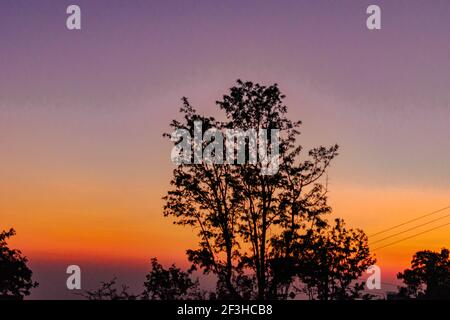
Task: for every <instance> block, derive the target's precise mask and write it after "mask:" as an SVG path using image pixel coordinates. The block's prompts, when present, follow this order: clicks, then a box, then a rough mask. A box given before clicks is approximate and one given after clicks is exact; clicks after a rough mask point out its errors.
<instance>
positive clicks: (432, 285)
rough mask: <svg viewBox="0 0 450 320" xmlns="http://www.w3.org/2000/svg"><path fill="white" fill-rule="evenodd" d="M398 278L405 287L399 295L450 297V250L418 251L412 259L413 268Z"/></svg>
mask: <svg viewBox="0 0 450 320" xmlns="http://www.w3.org/2000/svg"><path fill="white" fill-rule="evenodd" d="M397 278H398V279H401V280H403V283H404V284H405V285H406V286H405V287H401V288H400V290H399V296H401V297H406V298H417V299H450V258H449V250H448V249H445V248H444V249H442V250H441V252H434V251H430V250H424V251H418V252H416V253H415V254H414V256H413V258H412V261H411V268H410V269H406V270H404V271H403V272H400V273H399V274H398V275H397Z"/></svg>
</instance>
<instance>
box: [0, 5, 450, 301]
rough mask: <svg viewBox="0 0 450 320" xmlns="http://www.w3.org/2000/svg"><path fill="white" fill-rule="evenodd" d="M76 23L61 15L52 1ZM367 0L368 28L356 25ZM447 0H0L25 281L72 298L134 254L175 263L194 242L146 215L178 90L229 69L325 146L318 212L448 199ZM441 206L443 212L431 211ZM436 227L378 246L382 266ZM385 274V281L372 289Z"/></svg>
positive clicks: (438, 237) (371, 214)
mask: <svg viewBox="0 0 450 320" xmlns="http://www.w3.org/2000/svg"><path fill="white" fill-rule="evenodd" d="M73 3H76V4H78V5H80V7H81V10H82V30H81V31H68V30H67V29H66V27H65V20H66V17H67V15H66V13H65V11H66V7H67V6H68V5H69V4H73ZM369 4H379V5H380V6H381V8H382V30H381V31H375V32H374V31H369V30H367V28H366V26H365V20H366V17H367V15H366V13H365V11H366V8H367V6H368V5H369ZM449 12H450V2H449V1H448V0H433V1H432V2H430V1H418V0H416V1H412V0H408V1H406V0H405V1H401V0H396V1H375V0H374V1H360V0H353V1H349V0H341V1H325V0H314V1H299V0H295V1H294V0H293V1H286V0H284V1H261V0H239V1H236V0H234V1H210V0H209V1H206V0H196V1H192V0H183V1H181V0H180V1H137V0H133V1H131V0H129V1H124V0H122V1H118V0H117V1H116V0H108V1H106V0H95V1H92V0H91V1H83V0H76V1H65V0H64V1H63V0H52V1H50V0H40V1H25V0H2V1H1V2H0V43H1V46H0V164H1V165H0V229H6V228H9V227H14V228H15V229H16V230H17V232H18V235H17V236H16V237H15V239H14V240H12V241H11V244H12V245H13V246H15V247H18V248H20V249H22V251H23V252H24V253H25V254H26V255H27V256H28V257H29V258H30V261H31V266H32V268H33V270H34V271H35V276H36V280H38V281H39V282H41V286H40V288H39V289H37V290H35V293H34V295H33V296H32V297H33V298H58V297H64V298H66V297H72V295H71V294H70V293H68V292H67V290H65V277H66V275H65V273H64V272H65V267H66V266H67V265H68V264H78V265H80V266H81V267H82V270H83V281H84V282H83V286H84V287H85V288H86V287H96V286H97V284H98V282H99V281H104V280H109V279H110V278H111V277H112V276H113V275H116V276H118V277H119V281H122V282H127V283H129V284H131V285H132V286H134V285H136V286H137V284H139V283H142V282H143V278H144V274H145V272H146V271H147V269H148V268H149V259H150V257H152V256H158V257H159V258H160V260H161V261H162V262H164V263H171V262H176V263H177V264H180V265H182V266H186V259H185V255H184V252H185V250H186V249H187V248H189V247H192V246H194V245H195V243H196V239H195V237H194V236H193V233H192V231H191V230H189V229H183V228H181V227H177V226H173V225H172V224H171V221H170V219H165V218H164V217H163V216H162V205H163V202H162V200H161V197H162V196H163V195H164V193H165V192H166V191H167V189H168V187H169V181H170V177H171V170H172V169H173V165H172V164H171V162H170V149H171V145H170V143H169V142H168V141H166V140H165V139H163V138H162V136H161V134H162V133H163V132H166V131H167V130H168V129H169V126H168V125H169V123H170V121H171V119H173V118H175V117H177V116H178V109H179V107H180V98H181V97H182V96H187V97H189V98H190V100H191V102H192V103H193V104H194V105H195V106H196V107H197V108H198V110H200V111H201V112H205V113H213V114H216V113H217V110H216V107H215V105H214V101H215V100H216V99H218V98H219V97H220V96H221V95H222V94H223V93H225V92H226V90H227V89H228V88H229V87H230V86H232V85H233V83H234V81H235V80H236V79H237V78H241V79H243V80H252V81H258V82H261V83H263V84H271V83H274V82H276V83H278V84H279V85H280V88H281V90H282V91H283V92H284V93H285V94H286V95H287V99H286V103H287V105H288V106H289V114H290V117H291V118H292V119H301V120H302V121H303V123H304V125H303V127H302V136H301V139H300V142H301V143H302V144H303V145H304V146H306V147H312V146H316V145H319V144H323V145H331V144H333V143H338V144H339V145H340V146H341V152H340V156H339V157H338V158H337V159H336V161H335V162H334V164H333V166H332V168H331V170H330V172H329V179H330V180H329V183H330V184H329V186H330V203H331V205H332V206H333V208H334V213H333V217H334V216H336V217H343V218H345V219H346V221H347V223H348V224H349V225H351V226H353V227H360V228H363V229H364V230H365V231H366V232H367V233H368V234H371V233H374V232H376V231H378V230H380V229H384V228H386V227H390V226H392V225H395V224H396V223H400V222H403V221H405V220H408V219H410V218H414V217H416V216H419V215H421V214H424V213H427V212H430V211H432V210H435V209H439V208H441V207H445V206H447V205H450V166H449V162H450V127H449V123H450V121H449V120H450V41H449V40H450V39H449V37H450V20H449V19H448V15H449ZM448 213H450V212H447V214H448ZM449 231H450V227H447V228H443V229H440V230H437V231H435V232H432V233H429V234H426V235H423V236H421V237H418V238H415V239H412V240H410V241H405V242H403V243H401V244H398V245H395V246H392V247H389V248H386V249H384V250H380V251H379V252H376V253H377V257H378V258H379V263H378V264H379V265H380V266H381V267H382V270H383V272H384V273H383V275H384V278H383V279H385V281H391V282H392V281H395V280H393V279H394V276H393V275H394V274H395V273H396V272H398V271H400V270H402V269H403V268H405V267H407V266H408V264H409V260H410V258H411V256H412V254H413V253H414V252H415V251H417V250H420V249H424V248H428V249H434V250H437V249H440V248H441V247H444V246H446V247H450V236H449ZM387 289H389V288H387Z"/></svg>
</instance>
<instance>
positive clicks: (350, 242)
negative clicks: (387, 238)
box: [295, 219, 375, 300]
mask: <svg viewBox="0 0 450 320" xmlns="http://www.w3.org/2000/svg"><path fill="white" fill-rule="evenodd" d="M295 252H296V255H297V256H296V258H297V259H298V261H297V266H298V269H297V274H298V276H299V278H300V279H301V281H302V283H303V284H304V285H305V287H304V288H303V291H304V292H306V293H307V294H308V296H309V297H310V298H311V299H320V300H347V299H354V298H359V297H361V291H362V290H364V283H363V282H361V283H358V282H357V281H356V280H357V279H358V278H360V277H361V275H362V274H363V272H365V271H366V270H367V268H368V267H369V266H371V265H373V264H374V263H375V259H374V258H373V257H372V256H371V255H370V252H369V246H368V240H367V236H366V235H365V234H364V232H363V231H362V230H353V229H347V228H346V227H345V224H344V221H343V220H341V219H336V220H335V223H334V225H327V226H326V227H323V228H322V227H320V228H319V229H318V230H316V231H315V232H309V233H308V234H307V235H306V236H305V237H303V239H302V241H300V242H299V244H298V247H297V248H296V250H295ZM364 297H365V298H369V297H368V296H364Z"/></svg>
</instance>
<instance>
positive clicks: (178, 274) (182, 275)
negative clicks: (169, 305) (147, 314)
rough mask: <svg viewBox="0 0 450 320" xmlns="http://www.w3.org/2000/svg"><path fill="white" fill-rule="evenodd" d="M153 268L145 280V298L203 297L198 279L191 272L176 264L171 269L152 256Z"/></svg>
mask: <svg viewBox="0 0 450 320" xmlns="http://www.w3.org/2000/svg"><path fill="white" fill-rule="evenodd" d="M151 263H152V269H151V270H150V273H149V274H148V275H147V276H146V281H145V282H144V287H145V291H144V293H143V294H142V298H143V299H151V300H194V299H202V298H204V297H203V296H202V292H201V291H200V289H199V283H198V280H195V281H194V280H192V279H191V277H190V275H189V273H187V272H184V271H182V270H181V269H179V268H177V267H176V266H175V265H171V266H170V267H169V269H164V267H163V266H162V265H161V264H160V263H159V262H158V260H157V259H156V258H152V260H151Z"/></svg>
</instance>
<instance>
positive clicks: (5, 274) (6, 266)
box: [0, 229, 38, 300]
mask: <svg viewBox="0 0 450 320" xmlns="http://www.w3.org/2000/svg"><path fill="white" fill-rule="evenodd" d="M15 234H16V232H15V230H14V229H10V230H9V231H3V232H1V233H0V299H20V300H21V299H23V298H24V296H28V295H30V293H31V292H30V290H31V289H32V288H35V287H37V286H38V283H37V282H34V281H33V280H32V275H33V273H32V271H31V269H30V268H29V267H28V265H27V263H28V259H27V258H26V257H24V256H23V255H22V252H21V251H20V250H17V249H10V248H9V247H8V243H7V240H8V239H9V238H11V237H12V236H14V235H15Z"/></svg>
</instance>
